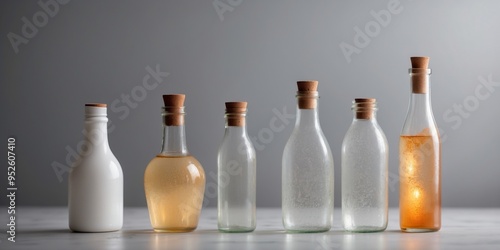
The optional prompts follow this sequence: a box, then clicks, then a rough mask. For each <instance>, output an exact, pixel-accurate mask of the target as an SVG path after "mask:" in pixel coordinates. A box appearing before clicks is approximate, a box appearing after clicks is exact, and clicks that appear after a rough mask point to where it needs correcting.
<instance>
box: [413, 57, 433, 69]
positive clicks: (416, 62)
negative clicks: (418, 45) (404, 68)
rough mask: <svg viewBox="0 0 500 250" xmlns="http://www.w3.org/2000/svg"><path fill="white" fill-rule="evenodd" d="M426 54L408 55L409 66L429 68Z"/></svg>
mask: <svg viewBox="0 0 500 250" xmlns="http://www.w3.org/2000/svg"><path fill="white" fill-rule="evenodd" d="M429 59H430V58H429V57H428V56H413V57H410V61H411V67H412V68H414V69H428V68H429Z"/></svg>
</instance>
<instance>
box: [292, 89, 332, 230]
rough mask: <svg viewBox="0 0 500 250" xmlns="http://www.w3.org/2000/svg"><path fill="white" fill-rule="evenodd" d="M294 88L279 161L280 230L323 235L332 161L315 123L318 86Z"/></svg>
mask: <svg viewBox="0 0 500 250" xmlns="http://www.w3.org/2000/svg"><path fill="white" fill-rule="evenodd" d="M297 85H298V92H297V102H298V107H297V117H296V123H295V128H294V130H293V132H292V134H291V136H290V139H288V142H287V143H286V146H285V150H284V152H283V160H282V215H283V226H284V227H285V230H287V231H289V232H323V231H328V230H330V228H331V224H332V220H333V187H334V186H333V181H334V178H333V157H332V153H331V150H330V146H329V145H328V142H327V141H326V138H325V136H324V135H323V132H322V130H321V127H320V124H319V119H318V109H317V103H318V91H317V86H318V82H317V81H300V82H297Z"/></svg>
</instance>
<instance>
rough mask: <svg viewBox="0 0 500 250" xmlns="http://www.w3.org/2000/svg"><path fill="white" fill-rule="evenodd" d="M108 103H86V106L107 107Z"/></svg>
mask: <svg viewBox="0 0 500 250" xmlns="http://www.w3.org/2000/svg"><path fill="white" fill-rule="evenodd" d="M107 106H108V105H106V103H85V107H99V108H106V107H107Z"/></svg>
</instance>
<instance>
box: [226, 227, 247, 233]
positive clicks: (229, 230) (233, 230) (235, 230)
mask: <svg viewBox="0 0 500 250" xmlns="http://www.w3.org/2000/svg"><path fill="white" fill-rule="evenodd" d="M254 230H255V228H249V227H231V228H219V232H222V233H250V232H253V231H254Z"/></svg>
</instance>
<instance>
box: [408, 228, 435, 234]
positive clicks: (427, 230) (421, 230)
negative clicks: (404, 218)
mask: <svg viewBox="0 0 500 250" xmlns="http://www.w3.org/2000/svg"><path fill="white" fill-rule="evenodd" d="M401 231H403V232H406V233H430V232H437V231H439V228H403V227H402V228H401Z"/></svg>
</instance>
